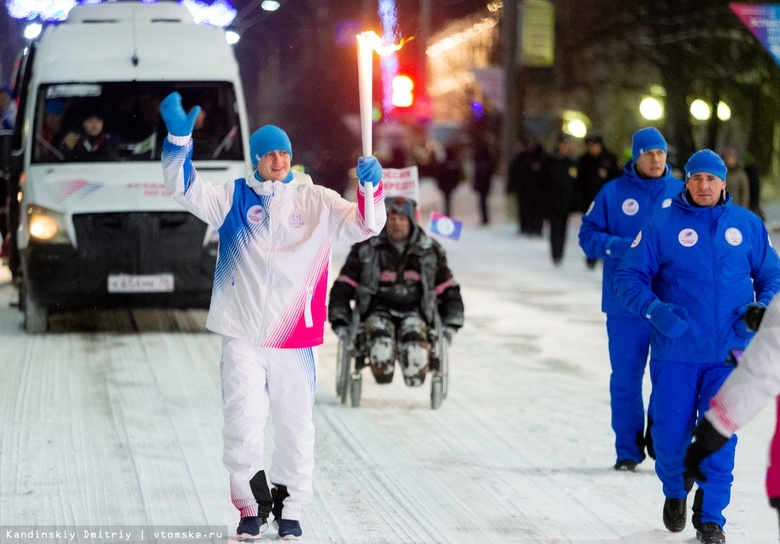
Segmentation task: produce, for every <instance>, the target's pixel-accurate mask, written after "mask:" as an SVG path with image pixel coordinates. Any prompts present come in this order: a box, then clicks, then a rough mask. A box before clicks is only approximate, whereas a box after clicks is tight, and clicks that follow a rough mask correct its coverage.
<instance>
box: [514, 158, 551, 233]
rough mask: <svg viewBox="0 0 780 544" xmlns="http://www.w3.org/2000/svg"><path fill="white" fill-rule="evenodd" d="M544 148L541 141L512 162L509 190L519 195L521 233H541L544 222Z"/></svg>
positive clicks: (519, 225)
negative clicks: (542, 182) (542, 180)
mask: <svg viewBox="0 0 780 544" xmlns="http://www.w3.org/2000/svg"><path fill="white" fill-rule="evenodd" d="M545 158H546V155H545V152H544V148H543V147H542V146H541V144H539V143H535V144H533V145H530V146H528V147H527V148H526V149H523V150H522V151H520V152H519V153H518V154H517V155H515V157H514V159H512V163H511V164H510V165H509V180H508V183H507V191H508V192H510V193H514V194H515V198H517V211H518V216H519V217H518V227H519V232H520V234H525V235H527V236H541V235H542V227H543V225H544V211H543V206H542V202H543V199H542V187H541V176H542V167H543V166H544V162H545Z"/></svg>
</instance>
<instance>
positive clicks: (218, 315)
mask: <svg viewBox="0 0 780 544" xmlns="http://www.w3.org/2000/svg"><path fill="white" fill-rule="evenodd" d="M172 140H173V141H172ZM185 141H186V143H184V142H185ZM174 142H176V143H182V144H184V145H176V143H174ZM191 156H192V141H191V140H188V139H187V138H186V137H185V138H177V137H173V139H171V136H169V137H168V139H167V140H166V141H165V142H164V143H163V155H162V164H163V174H164V178H165V186H166V189H167V191H168V194H170V195H171V196H173V198H174V199H175V200H176V201H177V202H179V203H180V204H181V205H182V206H184V207H185V208H186V209H187V210H189V211H190V212H192V213H193V214H194V215H195V216H197V217H198V218H200V219H201V220H203V221H205V222H206V223H208V224H210V225H212V226H213V227H214V228H216V229H218V231H219V253H218V257H217V266H216V270H215V272H214V286H213V289H212V293H211V306H210V308H209V314H208V318H207V320H206V327H207V328H208V329H209V330H211V331H214V332H216V333H219V334H222V335H224V336H230V337H235V338H242V339H245V340H248V341H250V342H252V343H253V344H255V345H258V346H263V347H272V348H306V347H312V346H317V345H319V344H321V343H322V340H323V330H324V323H325V318H326V307H325V302H326V294H327V286H328V268H329V265H330V256H331V244H332V243H333V242H336V241H344V242H360V241H362V240H365V239H367V238H369V237H371V236H373V235H375V234H378V233H379V232H380V231H381V230H382V228H383V227H384V224H385V220H386V217H387V215H386V211H385V206H384V196H383V189H382V183H381V182H380V184H379V186H378V187H377V188H376V190H375V192H374V212H375V216H376V226H375V227H374V229H373V230H370V229H369V228H367V227H366V225H365V221H364V218H365V211H364V207H363V194H362V190H361V189H362V188H361V189H359V190H358V192H359V194H358V199H357V203H353V202H349V201H347V200H345V199H343V198H342V197H341V196H340V195H339V194H338V193H336V192H335V191H333V190H331V189H328V188H326V187H322V186H319V185H314V184H313V183H312V180H311V178H310V177H309V176H308V175H306V174H301V173H295V176H294V179H293V180H292V181H290V182H289V183H283V182H281V181H258V180H256V179H254V178H250V179H237V180H234V181H229V182H227V183H225V184H223V185H216V184H211V183H207V182H205V181H203V180H202V179H201V177H200V175H199V174H198V172H197V171H196V170H195V167H194V166H193V164H192V162H191Z"/></svg>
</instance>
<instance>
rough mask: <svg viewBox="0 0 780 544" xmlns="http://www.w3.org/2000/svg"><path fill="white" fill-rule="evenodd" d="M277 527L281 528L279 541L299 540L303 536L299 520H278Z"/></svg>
mask: <svg viewBox="0 0 780 544" xmlns="http://www.w3.org/2000/svg"><path fill="white" fill-rule="evenodd" d="M276 526H277V527H278V528H279V532H278V535H279V536H278V538H279V540H298V539H299V538H300V537H301V535H302V534H303V531H302V530H301V524H300V522H299V521H298V520H294V519H277V520H276Z"/></svg>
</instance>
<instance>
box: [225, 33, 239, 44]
mask: <svg viewBox="0 0 780 544" xmlns="http://www.w3.org/2000/svg"><path fill="white" fill-rule="evenodd" d="M240 39H241V35H240V34H239V33H238V32H236V31H235V30H226V31H225V40H226V41H227V42H228V43H229V44H230V45H235V44H237V43H238V40H240Z"/></svg>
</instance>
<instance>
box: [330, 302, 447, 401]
mask: <svg viewBox="0 0 780 544" xmlns="http://www.w3.org/2000/svg"><path fill="white" fill-rule="evenodd" d="M443 331H444V325H443V324H442V322H441V317H440V316H439V314H438V312H437V313H436V314H435V316H434V329H433V330H431V329H429V330H428V341H429V344H430V350H431V351H430V359H429V370H428V375H429V376H430V381H431V409H433V410H436V409H437V408H439V407H440V406H441V403H442V401H443V400H444V399H446V398H447V385H448V378H449V353H448V351H449V341H448V340H447V339H446V338H445V337H444V332H443ZM367 358H368V345H367V344H366V341H365V333H364V329H363V324H362V323H361V320H360V314H359V313H358V311H357V310H353V311H352V323H351V324H350V326H349V327H348V329H347V332H346V334H344V335H343V336H342V335H340V336H339V344H338V349H337V352H336V396H337V397H339V401H340V402H341V404H346V403H347V397H349V400H350V403H351V404H352V407H353V408H357V407H358V406H360V394H361V391H362V387H363V375H362V374H361V371H362V370H363V369H364V368H366V367H367V366H369V364H368V363H367V362H366V359H367Z"/></svg>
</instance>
